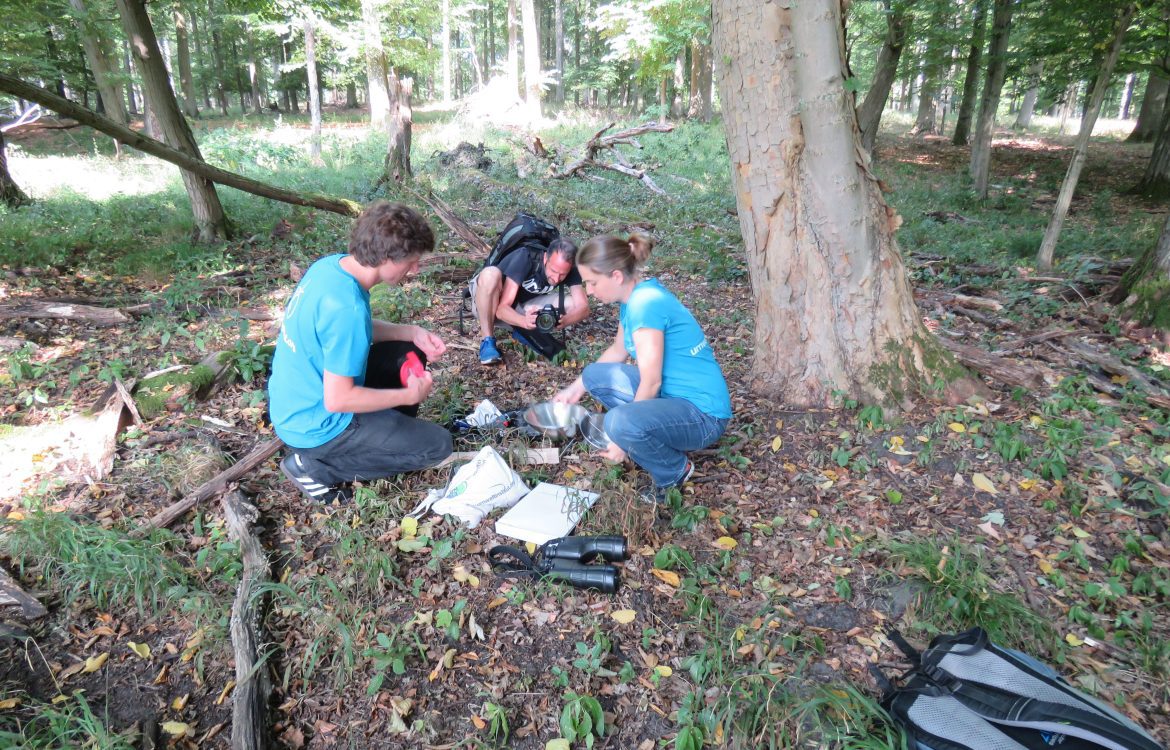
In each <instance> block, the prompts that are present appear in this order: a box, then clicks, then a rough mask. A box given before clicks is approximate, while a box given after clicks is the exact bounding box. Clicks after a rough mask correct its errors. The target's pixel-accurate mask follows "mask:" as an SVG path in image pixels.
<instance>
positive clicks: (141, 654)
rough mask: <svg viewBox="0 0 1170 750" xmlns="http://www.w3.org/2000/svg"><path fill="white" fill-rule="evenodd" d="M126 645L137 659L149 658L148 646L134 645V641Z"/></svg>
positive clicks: (143, 644) (142, 644)
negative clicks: (136, 655)
mask: <svg viewBox="0 0 1170 750" xmlns="http://www.w3.org/2000/svg"><path fill="white" fill-rule="evenodd" d="M126 645H127V646H129V647H130V650H131V651H133V652H134V653H136V654H138V658H139V659H149V658H150V646H148V645H146V644H145V643H135V642H134V641H129V642H128V643H127V644H126Z"/></svg>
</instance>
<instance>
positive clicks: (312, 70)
mask: <svg viewBox="0 0 1170 750" xmlns="http://www.w3.org/2000/svg"><path fill="white" fill-rule="evenodd" d="M304 12H305V18H304V27H305V74H306V76H307V78H308V79H309V123H310V128H311V133H310V135H309V160H310V161H311V162H312V163H313V164H314V165H316V166H320V165H321V164H322V161H321V88H320V86H319V85H318V83H317V14H315V13H314V12H313V8H312V6H310V5H306V6H305V11H304Z"/></svg>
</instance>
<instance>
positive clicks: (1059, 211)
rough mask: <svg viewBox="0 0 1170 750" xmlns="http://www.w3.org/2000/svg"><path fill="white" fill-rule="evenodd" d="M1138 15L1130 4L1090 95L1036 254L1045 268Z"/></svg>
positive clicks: (1039, 263)
mask: <svg viewBox="0 0 1170 750" xmlns="http://www.w3.org/2000/svg"><path fill="white" fill-rule="evenodd" d="M1136 12H1137V3H1127V4H1126V5H1125V7H1123V8H1122V9H1121V17H1120V18H1119V19H1118V21H1117V26H1116V27H1115V28H1114V31H1113V40H1112V42H1111V43H1110V45H1109V52H1108V54H1106V55H1105V60H1104V61H1102V63H1101V72H1100V73H1099V74H1098V75H1097V80H1096V82H1095V83H1094V84H1093V93H1092V94H1091V95H1090V96H1089V106H1088V107H1087V108H1086V109H1085V116H1084V118H1082V120H1081V132H1080V133H1078V134H1077V142H1076V146H1075V147H1074V148H1073V157H1072V161H1070V162H1069V165H1068V172H1067V173H1065V175H1064V182H1063V183H1061V185H1060V194H1059V195H1058V196H1057V197H1056V206H1054V207H1053V209H1052V218H1051V219H1049V221H1048V229H1046V230H1045V232H1044V239H1043V241H1041V243H1040V252H1039V253H1038V254H1037V255H1036V263H1037V264H1038V265H1039V266H1040V268H1042V269H1048V268H1052V258H1053V255H1055V253H1056V241H1057V239H1058V238H1059V237H1060V230H1061V227H1063V226H1064V219H1065V217H1066V216H1068V208H1069V206H1071V205H1072V199H1073V193H1075V192H1076V189H1077V182H1078V181H1079V180H1080V177H1081V169H1082V168H1084V166H1085V157H1086V155H1087V153H1088V150H1089V136H1091V135H1092V134H1093V126H1094V125H1096V124H1097V115H1099V114H1100V113H1101V104H1102V102H1104V101H1105V91H1106V89H1108V88H1109V79H1110V78H1112V77H1113V67H1114V66H1115V65H1116V64H1117V57H1118V55H1120V54H1121V42H1122V40H1123V39H1125V32H1126V31H1128V30H1129V24H1130V22H1132V21H1133V16H1134V13H1136Z"/></svg>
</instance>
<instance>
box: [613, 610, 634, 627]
mask: <svg viewBox="0 0 1170 750" xmlns="http://www.w3.org/2000/svg"><path fill="white" fill-rule="evenodd" d="M609 616H610V617H612V618H613V619H615V620H617V621H618V622H620V623H621V624H622V625H629V624H630V623H631V622H633V621H634V618H635V617H637V616H638V613H637V612H635V611H634V610H632V609H619V610H618V611H617V612H611V613H610V615H609Z"/></svg>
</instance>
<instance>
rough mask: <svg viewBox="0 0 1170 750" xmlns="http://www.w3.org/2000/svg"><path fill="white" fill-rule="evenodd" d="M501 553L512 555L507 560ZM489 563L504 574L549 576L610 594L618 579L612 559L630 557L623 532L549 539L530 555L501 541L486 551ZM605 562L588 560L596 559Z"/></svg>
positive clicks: (621, 559)
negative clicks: (512, 560) (609, 534)
mask: <svg viewBox="0 0 1170 750" xmlns="http://www.w3.org/2000/svg"><path fill="white" fill-rule="evenodd" d="M504 556H508V557H512V558H515V560H516V561H517V562H515V563H513V562H508V561H506V560H504V559H503V557H504ZM488 558H489V559H490V560H491V561H492V567H493V568H494V569H495V570H496V571H497V572H498V573H501V574H503V575H517V576H519V575H529V576H531V577H533V578H551V579H553V580H555V581H559V582H561V583H567V584H569V585H570V586H575V587H576V588H582V589H596V590H597V591H601V592H602V593H606V594H612V593H613V592H615V591H617V587H618V583H619V582H620V579H621V577H620V574H619V572H618V568H617V566H615V565H612V564H611V563H615V562H622V561H623V560H627V559H629V548H628V546H627V544H626V538H625V537H622V536H565V537H560V538H557V539H552V540H549V541H548V542H545V543H544V544H543V545H541V546H540V547H539V548H537V550H536V553H535V554H533V555H529V554H528V553H527V552H525V551H524V550H521V549H519V548H517V547H510V546H506V545H500V546H498V547H493V548H492V549H491V550H490V551H489V552H488ZM599 558H600V559H602V560H605V562H604V563H600V564H590V563H591V561H593V560H597V559H599Z"/></svg>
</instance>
